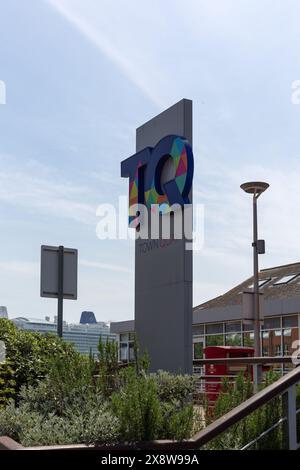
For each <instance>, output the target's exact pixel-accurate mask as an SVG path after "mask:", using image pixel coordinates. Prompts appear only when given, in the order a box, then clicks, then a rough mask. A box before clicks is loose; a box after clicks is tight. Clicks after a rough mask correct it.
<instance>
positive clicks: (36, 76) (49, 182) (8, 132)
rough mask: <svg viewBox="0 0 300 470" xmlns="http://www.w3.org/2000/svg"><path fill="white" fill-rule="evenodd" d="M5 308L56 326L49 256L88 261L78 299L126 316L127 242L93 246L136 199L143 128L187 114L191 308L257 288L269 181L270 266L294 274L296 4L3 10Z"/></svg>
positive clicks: (1, 251)
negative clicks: (116, 212) (130, 192)
mask: <svg viewBox="0 0 300 470" xmlns="http://www.w3.org/2000/svg"><path fill="white" fill-rule="evenodd" d="M0 21H1V36H0V38H1V40H0V80H3V81H5V83H6V93H7V96H6V105H0V214H1V230H0V304H1V305H6V306H7V307H8V311H9V314H10V315H11V316H17V315H30V316H36V317H44V316H45V315H51V316H53V315H54V314H55V313H56V302H55V301H54V300H50V299H49V300H48V299H40V297H39V257H40V245H41V244H53V245H57V244H64V245H65V246H70V247H76V248H78V250H79V297H78V300H77V301H66V302H65V318H66V319H67V320H68V321H78V318H79V315H80V312H81V311H82V310H84V309H88V310H93V311H94V312H95V314H96V316H97V318H98V319H99V320H122V319H126V318H132V317H133V296H134V290H133V289H134V288H133V266H134V256H133V255H134V253H133V242H132V241H123V240H120V241H100V240H98V239H97V237H96V232H95V231H96V224H97V217H96V215H95V214H96V207H97V205H98V204H100V203H103V202H113V203H115V202H116V201H117V199H118V196H119V195H126V194H127V185H128V183H127V181H126V180H123V179H121V178H120V161H121V160H122V159H124V158H126V157H128V156H130V155H131V154H132V153H134V148H135V128H136V127H137V126H139V125H141V124H142V123H144V122H145V121H147V120H148V119H150V118H151V117H152V116H154V115H155V114H157V113H159V112H160V111H162V110H163V109H164V108H165V107H168V106H170V105H172V104H173V103H175V102H177V101H178V100H180V99H181V98H189V99H192V100H193V103H194V156H195V178H194V201H195V202H198V203H202V204H204V207H205V243H204V247H203V250H202V251H201V252H199V253H196V254H195V255H194V304H195V305H196V304H199V303H201V302H202V301H205V300H207V299H209V298H211V297H213V296H216V295H220V294H222V293H223V292H225V291H226V290H227V289H229V288H230V287H232V286H233V285H234V284H235V283H237V282H239V281H240V280H242V279H243V278H244V277H247V276H249V275H250V274H251V266H252V265H251V201H250V200H249V198H248V197H247V196H246V195H244V194H243V193H242V192H241V190H240V189H239V185H240V184H241V183H242V182H244V181H247V180H251V179H262V180H266V181H268V182H269V183H270V189H269V190H268V191H267V192H266V193H265V194H264V195H263V197H262V198H261V199H260V201H259V215H260V236H261V237H262V238H265V239H266V248H267V253H266V254H265V255H264V256H262V257H261V258H260V264H261V267H268V266H272V265H278V264H285V263H289V262H294V261H299V259H300V253H299V251H300V250H299V243H298V238H299V235H298V234H299V233H300V218H299V217H298V212H299V209H298V207H299V203H300V185H299V181H298V180H299V174H300V171H299V170H300V160H299V157H300V139H299V124H300V106H299V105H298V106H297V105H294V104H292V102H291V95H292V89H291V86H292V82H293V81H294V80H297V79H299V78H300V30H299V21H300V5H299V2H298V1H297V0H295V1H291V0H290V1H289V0H287V1H276V0H272V1H269V0H263V1H256V0H251V1H248V0H238V1H237V0H234V1H230V0H218V1H217V0H185V1H183V0H164V1H162V0H151V1H150V0H139V1H136V0H130V1H125V0H116V1H114V2H112V1H107V0H101V1H96V0H51V1H50V0H49V1H46V0H27V1H26V2H20V1H18V0H6V1H5V0H2V1H1V4H0Z"/></svg>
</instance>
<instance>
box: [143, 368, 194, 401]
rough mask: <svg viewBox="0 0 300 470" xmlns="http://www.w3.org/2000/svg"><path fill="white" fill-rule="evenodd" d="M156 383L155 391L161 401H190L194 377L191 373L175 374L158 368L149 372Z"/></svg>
mask: <svg viewBox="0 0 300 470" xmlns="http://www.w3.org/2000/svg"><path fill="white" fill-rule="evenodd" d="M151 377H152V378H153V379H154V381H155V382H156V385H157V393H158V396H159V399H160V400H162V401H174V400H175V401H180V402H181V403H183V402H188V401H191V399H192V395H193V392H194V377H193V376H191V375H175V374H171V373H170V372H166V371H162V370H159V371H158V372H157V373H155V374H151Z"/></svg>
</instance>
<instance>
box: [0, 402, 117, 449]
mask: <svg viewBox="0 0 300 470" xmlns="http://www.w3.org/2000/svg"><path fill="white" fill-rule="evenodd" d="M0 435H6V436H10V437H12V438H13V439H15V440H17V441H18V442H20V443H21V444H22V445H24V446H38V445H62V444H80V443H86V444H100V443H102V444H105V443H114V442H116V441H117V440H118V438H119V424H118V421H117V419H116V418H115V417H114V416H113V415H112V414H111V413H110V412H109V411H108V410H107V409H106V408H105V407H102V408H99V409H93V410H91V411H90V412H88V413H81V414H77V413H71V412H70V415H69V416H68V417H66V416H65V417H59V416H56V415H54V414H53V413H50V414H48V415H47V416H43V415H41V414H40V413H38V412H37V411H32V410H31V409H30V406H28V405H27V404H26V403H22V404H21V405H20V406H19V407H16V406H15V404H14V403H13V402H11V403H10V404H9V405H8V406H7V407H6V408H5V409H3V410H1V411H0Z"/></svg>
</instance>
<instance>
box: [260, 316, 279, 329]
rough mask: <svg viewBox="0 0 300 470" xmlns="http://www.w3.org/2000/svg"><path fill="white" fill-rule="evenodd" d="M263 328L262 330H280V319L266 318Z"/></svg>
mask: <svg viewBox="0 0 300 470" xmlns="http://www.w3.org/2000/svg"><path fill="white" fill-rule="evenodd" d="M261 328H262V330H272V329H273V330H275V329H277V328H280V317H270V318H265V319H264V324H263V325H262V327H261Z"/></svg>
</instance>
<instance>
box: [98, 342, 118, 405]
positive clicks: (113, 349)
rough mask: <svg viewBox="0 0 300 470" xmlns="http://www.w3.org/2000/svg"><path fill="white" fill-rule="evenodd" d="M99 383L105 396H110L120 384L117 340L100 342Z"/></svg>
mask: <svg viewBox="0 0 300 470" xmlns="http://www.w3.org/2000/svg"><path fill="white" fill-rule="evenodd" d="M98 351H99V354H98V359H99V364H98V371H99V379H98V384H99V386H100V387H101V390H102V393H103V394H104V395H105V396H110V395H111V394H112V393H113V392H114V391H115V390H116V389H117V388H118V386H119V363H118V344H117V343H116V342H115V341H106V343H103V342H102V340H101V338H100V340H99V344H98Z"/></svg>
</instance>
